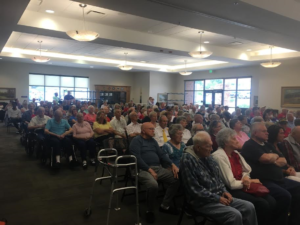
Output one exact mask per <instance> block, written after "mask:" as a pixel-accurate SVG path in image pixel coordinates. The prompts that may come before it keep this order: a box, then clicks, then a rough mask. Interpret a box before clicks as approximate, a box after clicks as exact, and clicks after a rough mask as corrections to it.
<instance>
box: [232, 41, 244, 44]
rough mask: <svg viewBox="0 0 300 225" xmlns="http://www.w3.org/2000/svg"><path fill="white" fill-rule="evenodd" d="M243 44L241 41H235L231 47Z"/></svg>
mask: <svg viewBox="0 0 300 225" xmlns="http://www.w3.org/2000/svg"><path fill="white" fill-rule="evenodd" d="M242 44H243V43H242V42H239V41H234V42H230V45H242Z"/></svg>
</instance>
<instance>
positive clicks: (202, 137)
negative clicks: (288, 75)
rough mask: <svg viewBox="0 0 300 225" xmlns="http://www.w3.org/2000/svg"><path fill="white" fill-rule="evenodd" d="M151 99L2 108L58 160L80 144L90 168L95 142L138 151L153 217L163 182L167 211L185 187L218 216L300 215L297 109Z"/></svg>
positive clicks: (257, 219) (233, 220) (252, 219)
mask: <svg viewBox="0 0 300 225" xmlns="http://www.w3.org/2000/svg"><path fill="white" fill-rule="evenodd" d="M153 100H154V99H153V98H151V97H150V98H149V102H148V104H147V105H141V104H137V105H135V104H134V103H133V102H129V103H126V104H123V103H120V104H114V105H109V104H108V103H107V102H104V103H103V104H102V105H101V106H100V107H99V108H98V107H96V105H95V104H92V103H91V102H80V101H76V100H75V99H73V100H66V101H63V102H62V104H58V102H57V101H54V102H53V103H49V102H46V101H45V102H42V101H41V102H40V105H39V106H37V104H36V103H35V102H31V103H29V104H27V105H26V104H22V105H21V104H19V103H18V102H17V101H14V102H11V104H9V105H8V106H7V107H6V111H7V117H8V120H9V122H10V123H11V124H13V125H14V126H15V127H16V128H17V129H18V132H22V133H23V134H24V133H25V134H27V135H26V138H28V139H32V138H35V139H36V143H37V145H38V146H39V147H42V146H47V147H51V149H52V155H51V158H52V159H51V162H53V168H56V169H59V168H60V163H61V159H60V157H61V155H62V150H63V151H64V153H65V155H66V156H67V160H68V162H69V165H70V167H71V168H73V167H75V166H77V165H79V160H78V159H77V157H76V154H75V149H76V150H78V151H79V152H80V156H81V162H82V163H81V164H82V167H83V168H84V169H86V168H87V166H88V162H89V163H90V165H95V163H96V161H95V160H96V154H97V151H96V146H97V145H99V146H104V142H106V141H107V140H111V139H114V140H118V141H117V143H118V146H119V148H120V151H119V150H118V152H119V154H132V155H134V156H135V157H136V158H137V164H138V168H139V174H138V177H139V182H140V183H141V184H142V185H144V186H145V187H146V190H147V211H146V221H147V222H149V223H154V222H155V214H154V211H155V209H154V205H155V204H154V203H155V199H156V196H157V193H158V186H159V183H162V184H166V186H165V187H166V193H165V195H164V198H163V200H162V203H161V205H160V208H159V211H160V212H163V213H168V214H172V215H177V214H178V210H177V209H176V208H175V207H174V206H173V205H172V201H173V198H174V196H175V195H176V194H177V193H178V192H182V191H183V192H184V194H185V198H186V201H187V204H188V205H189V206H190V207H192V208H193V210H194V211H196V212H197V211H198V212H200V213H201V214H202V215H205V216H207V217H210V218H211V219H213V220H214V221H215V222H217V223H219V224H226V225H242V224H249V225H256V224H259V225H264V224H270V225H271V224H272V225H273V224H278V225H287V224H290V225H296V224H299V221H300V111H297V112H292V111H288V110H287V109H283V110H282V112H281V113H280V114H278V115H277V111H276V110H272V109H266V107H262V108H259V107H253V108H251V109H246V110H244V109H243V110H242V109H240V108H237V109H236V110H235V112H233V113H230V112H229V111H228V110H229V108H228V107H226V106H225V107H220V106H219V107H216V108H212V107H211V106H209V107H208V108H207V109H206V107H205V106H200V107H199V106H198V105H192V104H190V105H182V106H179V105H174V106H166V104H165V103H160V104H159V103H157V104H156V105H155V104H154V102H153ZM25 106H26V108H25ZM33 134H34V135H33ZM108 142H109V141H108ZM28 143H31V142H30V141H29V142H28ZM74 146H75V147H74ZM31 147H32V146H31ZM87 152H88V153H89V154H88V157H89V161H88V160H87Z"/></svg>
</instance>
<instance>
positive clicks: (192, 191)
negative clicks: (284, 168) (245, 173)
mask: <svg viewBox="0 0 300 225" xmlns="http://www.w3.org/2000/svg"><path fill="white" fill-rule="evenodd" d="M193 142H194V145H193V146H189V147H187V149H186V151H185V152H184V154H183V156H182V158H181V163H180V168H181V169H180V171H181V177H182V184H183V186H184V189H185V195H186V198H187V202H188V203H189V204H190V205H191V206H192V207H193V209H194V210H195V211H199V212H201V213H203V214H204V215H207V216H209V217H212V218H213V219H214V220H215V221H216V222H218V223H221V224H223V225H241V224H244V225H257V220H256V213H255V208H254V206H253V204H252V203H250V202H248V201H244V200H240V199H236V198H233V197H232V196H231V194H229V192H228V191H227V190H226V188H225V185H224V183H223V181H222V178H221V174H220V170H219V167H218V166H217V163H216V162H215V161H214V159H213V158H212V156H211V155H210V153H211V151H212V141H211V139H210V136H209V134H208V133H206V132H205V131H201V132H199V133H197V134H196V135H195V136H194V137H193Z"/></svg>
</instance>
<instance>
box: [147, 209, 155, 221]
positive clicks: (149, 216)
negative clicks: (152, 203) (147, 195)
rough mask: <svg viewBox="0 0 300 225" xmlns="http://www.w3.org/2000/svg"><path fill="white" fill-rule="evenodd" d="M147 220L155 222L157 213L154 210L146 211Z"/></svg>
mask: <svg viewBox="0 0 300 225" xmlns="http://www.w3.org/2000/svg"><path fill="white" fill-rule="evenodd" d="M146 222H147V223H154V222H155V215H154V212H150V211H148V212H146Z"/></svg>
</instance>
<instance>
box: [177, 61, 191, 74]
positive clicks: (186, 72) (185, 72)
mask: <svg viewBox="0 0 300 225" xmlns="http://www.w3.org/2000/svg"><path fill="white" fill-rule="evenodd" d="M184 64H185V66H184V68H185V70H184V72H179V73H180V74H181V75H182V76H188V75H191V74H192V72H188V71H186V60H184Z"/></svg>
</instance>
